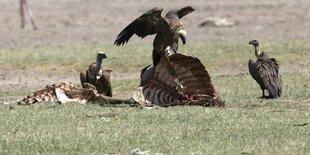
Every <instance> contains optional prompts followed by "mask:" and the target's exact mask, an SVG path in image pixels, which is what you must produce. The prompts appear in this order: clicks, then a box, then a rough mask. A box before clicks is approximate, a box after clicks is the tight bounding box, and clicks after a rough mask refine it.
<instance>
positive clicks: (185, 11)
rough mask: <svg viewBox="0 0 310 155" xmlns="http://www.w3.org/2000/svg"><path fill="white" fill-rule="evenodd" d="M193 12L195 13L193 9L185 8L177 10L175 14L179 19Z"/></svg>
mask: <svg viewBox="0 0 310 155" xmlns="http://www.w3.org/2000/svg"><path fill="white" fill-rule="evenodd" d="M193 11H195V9H194V8H193V7H191V6H186V7H184V8H181V9H179V10H177V11H176V12H177V14H178V17H179V18H180V19H181V18H182V17H183V16H185V15H187V14H189V13H191V12H193Z"/></svg>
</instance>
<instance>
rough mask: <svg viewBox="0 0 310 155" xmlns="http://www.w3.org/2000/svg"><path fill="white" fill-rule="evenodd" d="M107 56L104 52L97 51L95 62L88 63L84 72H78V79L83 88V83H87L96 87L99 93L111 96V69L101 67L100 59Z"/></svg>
mask: <svg viewBox="0 0 310 155" xmlns="http://www.w3.org/2000/svg"><path fill="white" fill-rule="evenodd" d="M105 58H107V57H106V54H105V53H104V52H102V51H100V52H98V54H97V58H96V62H95V63H92V64H90V65H89V67H88V69H87V70H86V72H81V73H80V80H81V84H82V86H83V88H85V83H89V84H91V85H93V86H95V87H96V89H97V91H98V93H99V94H103V95H106V96H112V87H111V78H110V73H111V72H112V70H111V69H108V68H103V69H102V68H101V64H102V60H103V59H105Z"/></svg>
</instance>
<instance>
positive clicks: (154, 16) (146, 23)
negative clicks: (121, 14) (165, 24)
mask: <svg viewBox="0 0 310 155" xmlns="http://www.w3.org/2000/svg"><path fill="white" fill-rule="evenodd" d="M162 11H163V8H158V7H155V8H153V9H151V10H149V11H147V12H146V13H144V14H142V15H141V16H140V17H139V18H137V19H135V20H134V21H133V22H132V23H130V24H129V25H128V26H127V27H126V28H125V29H124V30H122V31H121V33H120V34H119V35H118V36H117V38H116V40H115V42H114V44H115V45H117V46H119V45H123V44H125V43H127V42H128V40H129V39H130V38H131V36H132V35H133V34H136V35H138V36H139V37H141V38H144V37H145V36H147V35H152V34H155V33H157V31H158V25H159V24H160V22H161V21H162V17H161V12H162Z"/></svg>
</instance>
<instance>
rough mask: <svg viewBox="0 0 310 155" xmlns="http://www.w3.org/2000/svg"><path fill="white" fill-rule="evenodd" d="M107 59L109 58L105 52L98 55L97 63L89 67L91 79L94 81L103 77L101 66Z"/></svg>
mask: <svg viewBox="0 0 310 155" xmlns="http://www.w3.org/2000/svg"><path fill="white" fill-rule="evenodd" d="M105 58H107V56H106V54H105V53H104V52H103V51H99V52H98V53H97V57H96V63H93V64H91V65H89V67H88V76H89V78H91V79H94V78H95V77H96V76H99V75H102V70H101V64H102V60H103V59H105Z"/></svg>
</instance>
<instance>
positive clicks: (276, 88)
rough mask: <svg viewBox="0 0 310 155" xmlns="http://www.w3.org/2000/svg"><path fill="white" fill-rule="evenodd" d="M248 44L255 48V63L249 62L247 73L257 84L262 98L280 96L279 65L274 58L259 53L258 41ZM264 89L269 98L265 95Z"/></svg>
mask: <svg viewBox="0 0 310 155" xmlns="http://www.w3.org/2000/svg"><path fill="white" fill-rule="evenodd" d="M249 44H251V45H253V46H254V48H255V55H256V57H257V60H256V61H253V60H249V64H248V65H249V72H250V74H251V76H252V77H253V79H254V80H255V81H256V82H257V83H258V84H259V86H260V88H261V90H262V93H263V96H262V98H277V97H280V96H281V94H282V80H281V74H280V70H279V64H278V62H277V60H276V59H275V58H269V57H268V56H267V55H266V54H265V53H264V52H261V51H260V47H259V41H258V40H251V41H250V42H249ZM265 89H266V90H267V91H268V94H269V96H266V95H265Z"/></svg>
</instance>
